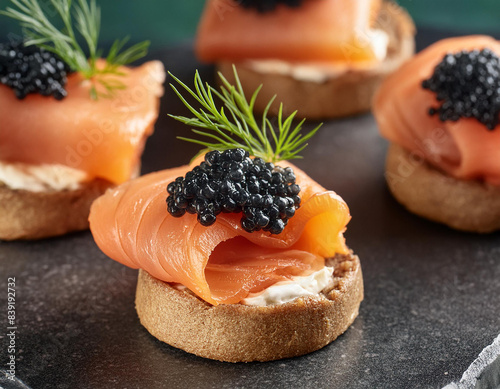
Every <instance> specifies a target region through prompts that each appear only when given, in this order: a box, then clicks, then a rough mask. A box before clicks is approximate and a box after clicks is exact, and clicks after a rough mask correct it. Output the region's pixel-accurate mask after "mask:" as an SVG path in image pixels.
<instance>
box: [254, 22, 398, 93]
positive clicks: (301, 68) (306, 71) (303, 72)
mask: <svg viewBox="0 0 500 389" xmlns="http://www.w3.org/2000/svg"><path fill="white" fill-rule="evenodd" d="M358 40H360V44H365V43H364V42H366V44H369V45H370V46H371V47H372V50H373V52H374V53H375V56H376V57H377V59H378V61H379V62H381V61H383V60H384V59H385V58H386V57H387V48H388V46H389V36H388V35H387V33H386V32H385V31H382V30H369V31H368V32H366V33H364V34H363V35H360V36H358ZM379 62H376V63H375V64H373V63H371V62H370V63H366V64H361V63H360V64H356V65H357V66H356V69H358V68H359V69H365V68H366V69H370V67H373V66H376V65H378V63H379ZM246 63H247V64H248V66H249V67H250V68H251V69H252V70H254V71H256V72H258V73H268V74H269V73H270V74H280V75H283V76H289V77H292V78H294V79H296V80H298V81H307V82H316V83H318V84H320V83H323V82H325V81H328V80H329V79H330V78H332V77H338V76H339V75H341V74H343V73H346V72H348V71H349V70H351V69H352V68H353V67H351V65H350V64H349V62H339V63H325V64H321V63H306V62H304V63H291V62H286V61H281V60H277V59H266V60H249V61H247V62H246Z"/></svg>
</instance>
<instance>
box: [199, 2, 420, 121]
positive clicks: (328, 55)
mask: <svg viewBox="0 0 500 389" xmlns="http://www.w3.org/2000/svg"><path fill="white" fill-rule="evenodd" d="M414 46H415V44H414V25H413V22H412V20H411V18H410V17H409V15H408V14H407V13H406V12H405V11H404V10H403V9H402V8H400V7H399V6H397V5H396V4H395V3H393V2H391V1H381V0H359V1H352V0H303V1H285V0H284V1H266V0H264V1H258V0H253V1H252V0H248V1H238V0H208V1H207V2H206V7H205V10H204V13H203V15H202V18H201V21H200V25H199V29H198V36H197V41H196V53H197V55H198V57H199V59H200V60H202V61H204V62H209V63H215V64H216V66H217V69H218V70H220V71H221V72H222V73H223V74H224V75H225V76H226V78H228V80H229V81H231V82H234V81H235V80H234V78H233V72H232V64H236V66H237V68H238V74H239V76H240V80H241V83H242V85H243V88H244V89H245V90H246V91H247V92H251V91H253V90H255V89H256V88H257V87H259V86H260V85H261V84H262V85H263V86H262V91H261V93H260V95H259V98H258V99H257V101H256V104H255V108H256V110H257V111H259V112H262V111H264V110H265V109H266V106H267V103H268V102H269V100H270V99H271V98H272V97H273V96H274V95H277V101H281V102H283V105H284V110H285V112H286V113H291V112H293V111H295V110H298V115H299V116H300V117H307V118H309V119H320V118H333V117H342V116H349V115H354V114H358V113H362V112H365V111H369V110H370V107H371V102H372V97H373V94H374V92H375V91H376V89H377V88H378V87H379V85H380V83H381V81H382V80H383V79H384V78H385V77H386V76H387V75H388V74H390V73H392V72H394V71H395V70H396V69H397V68H398V67H399V66H400V65H401V64H402V63H403V62H404V61H406V60H407V59H408V58H410V57H411V56H412V55H413V53H414ZM278 107H279V104H272V105H271V109H270V111H271V113H273V114H276V113H277V110H278Z"/></svg>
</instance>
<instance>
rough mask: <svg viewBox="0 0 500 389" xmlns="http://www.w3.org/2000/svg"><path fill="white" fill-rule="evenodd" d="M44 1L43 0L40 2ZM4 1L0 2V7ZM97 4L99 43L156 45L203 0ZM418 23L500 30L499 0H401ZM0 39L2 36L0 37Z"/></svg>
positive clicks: (182, 25) (171, 37)
mask: <svg viewBox="0 0 500 389" xmlns="http://www.w3.org/2000/svg"><path fill="white" fill-rule="evenodd" d="M42 1H48V0H40V2H42ZM8 3H9V0H0V9H3V8H5V7H6V6H7V4H8ZM98 3H99V4H100V5H101V8H102V14H103V15H102V20H103V23H102V41H103V42H110V41H112V40H114V39H115V38H121V37H123V36H127V35H130V36H131V37H132V40H133V41H138V40H143V39H149V40H151V42H152V45H153V48H161V47H165V46H167V45H172V44H176V43H178V42H181V41H183V40H187V39H190V38H192V37H193V36H194V34H195V32H196V24H197V22H198V18H199V16H200V14H201V11H202V8H203V4H204V1H203V0H181V1H179V0H166V1H165V0H98ZM399 3H400V4H401V5H402V6H404V7H405V8H407V9H408V10H409V11H410V13H411V14H412V16H413V18H414V19H415V21H416V23H417V26H418V27H427V28H435V29H445V30H452V31H454V32H457V33H463V32H465V33H497V34H498V32H500V0H400V1H399ZM19 31H20V30H19V29H18V28H17V25H16V23H14V22H12V21H10V20H8V19H7V18H5V17H3V16H0V36H3V37H5V36H6V35H7V34H8V33H9V32H15V33H19ZM0 40H3V39H1V38H0Z"/></svg>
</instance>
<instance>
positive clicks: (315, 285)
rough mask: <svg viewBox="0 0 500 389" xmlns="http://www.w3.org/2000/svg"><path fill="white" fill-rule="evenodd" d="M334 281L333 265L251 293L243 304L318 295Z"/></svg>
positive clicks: (283, 300) (287, 300) (281, 301)
mask: <svg viewBox="0 0 500 389" xmlns="http://www.w3.org/2000/svg"><path fill="white" fill-rule="evenodd" d="M332 282H333V267H328V266H325V267H324V268H323V269H321V270H318V271H317V272H314V273H312V274H311V275H309V276H305V277H293V279H292V280H290V281H282V282H278V283H276V284H274V285H271V286H270V287H269V288H267V289H264V290H263V291H262V292H259V293H251V294H250V295H249V296H248V297H247V298H245V299H243V300H241V304H244V305H254V306H267V305H273V304H283V303H286V302H289V301H292V300H295V299H296V298H298V297H303V296H313V295H317V294H318V293H319V292H321V291H322V290H323V289H325V288H326V287H327V286H328V285H330V284H331V283H332Z"/></svg>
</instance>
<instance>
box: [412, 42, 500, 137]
mask: <svg viewBox="0 0 500 389" xmlns="http://www.w3.org/2000/svg"><path fill="white" fill-rule="evenodd" d="M422 87H423V88H424V89H428V90H431V91H432V92H434V93H436V97H437V99H438V101H440V102H442V103H441V105H440V106H439V107H437V108H435V107H432V108H430V109H429V114H430V115H439V119H440V120H441V121H446V120H451V121H457V120H459V119H460V118H475V119H477V120H478V121H480V122H481V123H482V124H484V125H485V126H486V127H487V128H488V129H489V130H493V129H494V128H495V127H496V126H497V124H498V122H499V114H500V59H499V57H498V56H497V55H496V54H495V53H493V52H492V51H491V50H489V49H483V50H481V51H479V50H473V51H462V52H459V53H456V54H447V55H446V56H445V57H444V59H443V61H442V62H441V63H440V64H439V65H437V66H436V68H435V70H434V74H433V75H432V76H431V78H429V79H428V80H425V81H423V82H422Z"/></svg>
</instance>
